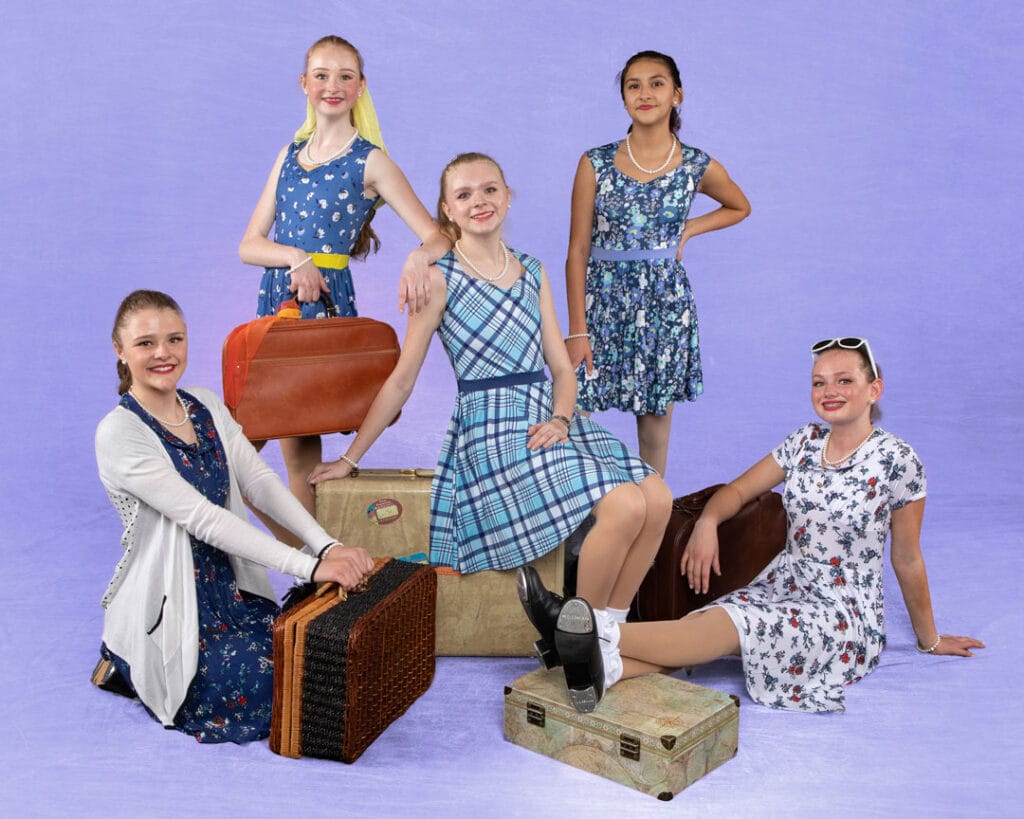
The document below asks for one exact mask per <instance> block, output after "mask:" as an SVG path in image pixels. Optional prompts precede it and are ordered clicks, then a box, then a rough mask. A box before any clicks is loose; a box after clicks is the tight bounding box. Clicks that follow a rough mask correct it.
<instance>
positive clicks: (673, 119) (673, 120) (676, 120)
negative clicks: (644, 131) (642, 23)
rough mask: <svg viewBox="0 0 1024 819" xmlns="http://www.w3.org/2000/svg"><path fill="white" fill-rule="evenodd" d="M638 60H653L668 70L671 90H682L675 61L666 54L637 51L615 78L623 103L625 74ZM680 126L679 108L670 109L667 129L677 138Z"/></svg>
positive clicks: (624, 99) (681, 122)
mask: <svg viewBox="0 0 1024 819" xmlns="http://www.w3.org/2000/svg"><path fill="white" fill-rule="evenodd" d="M638 60H654V61H655V62H659V63H661V64H662V65H664V66H665V68H667V69H668V74H669V77H671V79H672V88H673V89H674V90H677V91H682V90H683V81H682V79H680V77H679V67H678V66H677V65H676V61H675V60H673V59H672V58H671V57H670V56H669V55H668V54H662V53H661V52H660V51H651V50H647V51H638V52H637V53H636V54H634V55H633V56H632V57H630V58H629V59H628V60H626V64H625V65H624V66H622V70H621V71H620V72H619V73H618V74H617V75H616V77H615V79H617V80H618V82H619V96H621V97H622V101H623V102H625V101H626V74H627V73H628V72H629V68H630V66H631V65H633V63H635V62H637V61H638ZM682 124H683V120H682V118H681V117H680V116H679V106H676V107H675V108H673V109H672V114H671V115H670V116H669V119H668V129H669V130H670V131H671V132H672V133H674V134H675V135H676V136H677V137H678V136H679V129H680V127H682ZM629 129H630V130H632V129H633V126H632V125H630V126H629Z"/></svg>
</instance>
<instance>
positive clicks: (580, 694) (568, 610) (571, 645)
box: [555, 597, 604, 713]
mask: <svg viewBox="0 0 1024 819" xmlns="http://www.w3.org/2000/svg"><path fill="white" fill-rule="evenodd" d="M555 648H556V649H557V650H558V656H559V657H560V658H561V660H562V670H563V671H564V672H565V684H566V686H567V687H568V689H569V702H571V703H572V707H573V708H575V709H576V710H577V711H582V712H583V713H589V712H590V711H593V710H594V709H595V708H596V707H597V704H598V702H600V701H601V695H602V694H604V661H603V660H602V659H601V644H600V642H599V640H598V636H597V622H596V620H595V618H594V610H593V609H592V608H590V604H589V603H588V602H587V601H586V600H584V599H583V598H581V597H573V598H571V599H569V600H566V601H565V604H564V605H563V606H562V610H561V611H560V612H559V614H558V621H557V623H556V626H555Z"/></svg>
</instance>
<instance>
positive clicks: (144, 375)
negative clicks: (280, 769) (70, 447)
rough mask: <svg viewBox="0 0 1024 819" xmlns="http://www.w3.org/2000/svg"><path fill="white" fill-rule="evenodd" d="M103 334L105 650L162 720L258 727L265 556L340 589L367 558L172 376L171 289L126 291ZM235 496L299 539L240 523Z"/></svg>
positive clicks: (223, 415) (176, 314)
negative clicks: (109, 405) (115, 524)
mask: <svg viewBox="0 0 1024 819" xmlns="http://www.w3.org/2000/svg"><path fill="white" fill-rule="evenodd" d="M113 342H114V351H115V352H116V353H117V356H118V364H117V371H118V376H119V378H120V385H119V387H118V392H119V393H120V395H121V400H120V401H119V402H118V406H117V407H116V408H115V409H114V410H112V411H111V412H110V413H108V414H107V416H106V417H105V418H104V419H103V420H102V421H101V422H100V424H99V427H98V428H97V430H96V462H97V465H98V466H99V473H100V479H101V480H102V482H103V485H104V487H105V488H106V490H107V493H108V495H109V496H110V500H111V502H112V503H113V504H114V508H115V509H117V511H118V513H119V514H120V516H121V520H122V521H123V523H124V535H123V536H122V538H121V544H122V546H123V547H124V554H123V556H122V557H121V559H120V561H119V562H118V564H117V567H116V569H115V571H114V576H113V578H112V579H111V581H110V584H109V585H108V587H107V591H106V593H105V594H104V595H103V601H102V604H103V608H104V618H103V646H102V650H101V653H102V654H103V656H104V658H106V660H108V661H109V662H111V663H112V664H113V666H114V668H115V669H116V671H117V673H118V674H119V675H120V677H121V678H122V679H121V685H122V687H123V688H124V689H125V690H126V691H127V692H128V693H130V694H134V695H137V696H138V697H139V699H141V700H142V703H143V705H144V706H145V707H146V709H147V710H148V711H149V713H150V714H151V715H152V716H153V717H154V718H155V719H157V720H158V721H159V722H161V723H163V725H164V726H165V727H168V728H172V727H173V728H177V729H178V730H180V731H185V732H187V733H190V734H192V735H193V736H195V738H196V739H197V740H198V741H200V742H225V741H231V742H248V741H250V740H254V739H260V738H262V737H266V736H268V735H269V733H270V711H271V700H272V693H273V688H274V685H273V678H274V674H273V665H272V645H271V625H272V622H273V619H274V617H275V616H276V615H277V613H278V607H277V603H276V601H275V599H274V593H273V591H272V589H271V587H270V582H269V580H268V578H267V573H266V570H265V568H264V567H269V568H272V569H275V570H277V571H279V572H283V573H286V574H291V575H294V576H295V577H298V578H301V579H303V580H317V581H328V580H333V581H335V582H337V583H340V584H341V585H342V586H344V587H345V588H347V589H349V588H353V587H354V586H355V585H357V584H358V583H359V582H360V581H361V580H362V578H363V577H364V576H365V575H366V573H367V572H369V571H370V570H371V569H372V568H373V561H372V560H371V559H370V557H369V555H368V554H367V553H366V551H365V550H363V549H357V548H351V547H346V548H332V547H334V546H338V545H339V544H337V543H336V542H335V540H334V538H332V537H331V536H330V535H329V534H327V532H325V531H324V530H323V529H322V528H321V527H320V526H319V525H318V524H317V522H316V521H315V520H314V519H313V518H312V516H311V515H309V513H307V512H306V510H305V509H304V508H303V507H302V505H301V504H300V503H299V502H298V501H297V500H296V499H295V498H294V497H293V496H292V494H291V493H290V492H289V491H288V490H287V489H286V488H285V486H284V485H283V484H282V483H281V481H280V479H279V478H278V477H277V475H276V474H274V472H273V471H272V470H271V469H270V468H269V467H268V466H267V465H266V464H265V463H263V461H262V460H261V459H260V456H259V455H258V454H257V453H256V450H255V449H253V447H252V445H251V444H250V443H249V442H248V440H247V439H246V438H245V435H244V434H243V433H242V429H241V427H239V426H238V424H236V423H235V422H234V420H233V419H232V418H231V415H230V414H229V413H228V411H227V409H226V408H225V406H224V404H223V403H221V401H220V400H219V399H218V398H217V397H216V396H215V395H214V393H212V392H210V391H209V390H205V389H202V388H199V387H189V388H188V389H180V388H179V387H178V383H179V381H180V380H181V377H182V375H183V374H184V372H185V367H186V365H187V364H188V333H187V330H186V327H185V321H184V318H183V317H182V313H181V310H180V308H179V307H178V305H177V304H176V303H175V302H174V300H173V299H172V298H171V297H170V296H167V295H165V294H164V293H160V292H157V291H153V290H137V291H135V292H134V293H132V294H130V295H129V296H128V297H127V298H125V300H124V301H123V302H122V303H121V306H120V308H119V309H118V312H117V317H116V319H115V321H114V330H113ZM243 497H244V498H245V499H246V500H248V501H249V502H250V503H251V504H253V506H255V507H256V508H258V509H261V510H263V511H265V512H266V513H267V514H269V515H270V516H271V517H273V518H274V519H275V520H276V521H278V522H279V523H280V525H281V526H283V527H285V528H286V529H288V530H290V531H292V532H294V533H295V535H296V536H297V537H298V538H299V540H300V541H301V542H302V543H303V544H304V546H303V549H302V550H301V551H299V550H297V549H294V548H292V547H290V546H286V545H285V544H283V543H280V542H278V541H276V540H274V539H273V538H272V537H270V536H269V535H267V534H265V533H264V532H263V531H261V530H260V529H257V528H256V527H254V526H253V525H251V524H250V523H249V521H248V517H247V515H246V511H245V507H244V505H243ZM108 685H109V682H108Z"/></svg>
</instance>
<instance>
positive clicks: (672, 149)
mask: <svg viewBox="0 0 1024 819" xmlns="http://www.w3.org/2000/svg"><path fill="white" fill-rule="evenodd" d="M678 141H679V140H678V139H676V138H675V137H672V144H671V145H670V146H669V148H668V156H666V157H665V161H664V162H662V163H661V164H660V165H659V166H658V167H657V168H655V169H654V170H651V169H650V168H645V167H644V166H643V165H641V164H640V163H639V162H637V161H636V157H635V156H633V146H632V145H630V144H629V134H626V153H627V154H629V161H630V162H632V163H633V165H634V166H635V167H636V169H637V170H638V171H643V172H644V173H648V174H651V175H652V176H653V175H654V174H657V173H661V172H662V171H663V170H665V168H667V167H668V163H669V162H671V161H672V155H673V154H674V153H675V152H676V143H677V142H678Z"/></svg>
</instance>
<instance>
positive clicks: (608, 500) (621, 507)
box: [576, 483, 650, 609]
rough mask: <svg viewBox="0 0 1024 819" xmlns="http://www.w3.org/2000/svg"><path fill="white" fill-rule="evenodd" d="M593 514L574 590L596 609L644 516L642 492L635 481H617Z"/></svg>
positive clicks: (605, 601)
mask: <svg viewBox="0 0 1024 819" xmlns="http://www.w3.org/2000/svg"><path fill="white" fill-rule="evenodd" d="M593 515H594V526H593V528H591V530H590V531H589V532H588V533H587V537H586V539H585V540H584V541H583V546H582V547H581V548H580V562H579V569H578V575H577V580H576V594H577V595H578V596H580V597H582V598H583V599H585V600H586V601H587V602H588V603H590V605H591V606H593V607H594V608H595V609H604V608H607V607H608V605H609V603H608V601H609V598H610V596H611V593H612V589H613V588H614V587H615V583H616V581H617V580H618V578H619V573H620V572H621V571H622V566H623V564H624V563H625V561H626V558H627V557H628V555H629V545H630V544H632V543H633V541H635V540H636V538H637V536H638V535H639V534H640V531H641V530H642V529H643V525H644V520H645V518H646V516H647V509H646V502H645V500H644V495H643V492H641V491H640V487H639V486H637V485H636V484H635V483H624V484H620V485H619V486H616V487H615V488H614V489H613V490H612V491H611V492H609V493H608V494H607V495H605V496H604V497H603V498H601V500H599V501H598V502H597V504H596V505H595V506H594V510H593ZM648 563H650V561H649V560H648ZM626 605H627V606H628V605H629V602H628V601H627V603H626Z"/></svg>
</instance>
